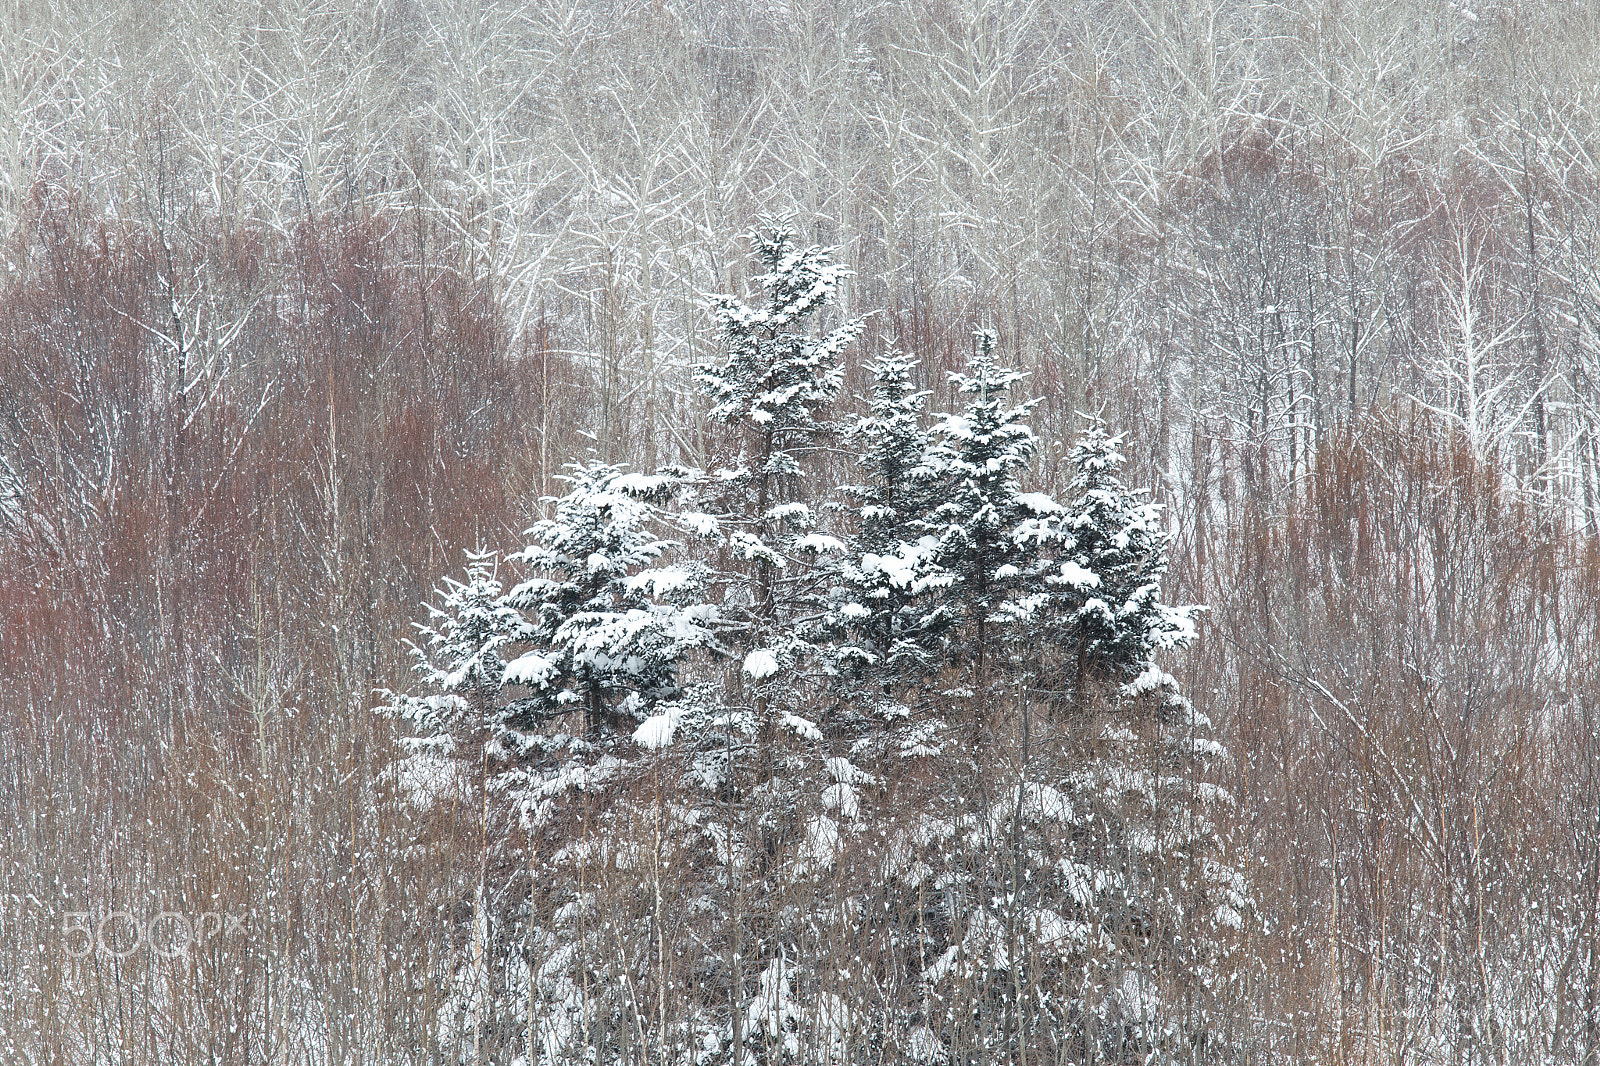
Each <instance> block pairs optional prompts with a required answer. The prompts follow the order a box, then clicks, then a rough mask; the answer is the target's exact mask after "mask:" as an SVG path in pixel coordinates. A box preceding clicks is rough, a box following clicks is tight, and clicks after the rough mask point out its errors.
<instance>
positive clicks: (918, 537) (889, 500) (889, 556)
mask: <svg viewBox="0 0 1600 1066" xmlns="http://www.w3.org/2000/svg"><path fill="white" fill-rule="evenodd" d="M915 367H916V363H915V361H913V360H911V359H908V358H905V357H904V356H900V355H898V354H891V355H889V356H887V357H885V358H884V359H882V360H880V361H879V362H877V363H875V364H873V365H872V366H870V367H868V369H869V370H870V371H871V373H872V376H873V388H872V401H871V405H870V409H869V411H868V413H867V414H865V415H863V416H861V417H860V418H859V419H858V420H857V421H856V423H855V425H854V426H852V427H850V429H849V431H848V433H847V435H846V436H847V440H848V441H849V442H850V443H852V444H854V445H856V446H857V447H859V448H860V449H861V455H860V458H859V460H858V464H859V466H860V468H861V470H862V472H863V473H864V474H865V475H866V479H865V480H864V481H863V483H861V484H859V485H845V486H841V487H840V489H839V492H840V493H841V495H842V496H843V497H844V500H845V501H846V513H847V515H848V517H849V519H850V520H851V523H850V527H849V536H848V537H847V545H848V546H847V549H846V551H845V552H844V553H842V554H841V555H840V556H839V558H838V559H837V560H836V561H835V564H834V566H835V569H834V587H833V589H832V591H831V596H830V598H829V602H828V612H827V614H826V616H825V618H824V626H823V628H824V630H825V631H826V632H827V633H828V634H829V635H830V637H831V638H832V640H831V644H830V653H831V654H830V660H831V663H832V668H833V670H834V671H835V672H836V677H835V682H834V684H833V686H832V688H833V691H832V692H831V694H830V697H829V699H828V700H827V711H826V714H827V721H826V722H825V732H827V733H828V734H829V735H830V736H833V735H840V736H844V737H849V738H851V739H852V740H854V741H855V742H856V743H858V744H865V745H866V746H867V747H873V746H874V745H876V746H878V747H882V746H883V745H884V744H886V743H888V744H890V746H892V747H894V748H896V749H897V750H898V751H900V752H920V753H932V752H934V751H936V750H937V747H938V744H939V741H938V739H937V737H938V734H939V731H940V725H941V722H940V720H939V718H938V716H936V715H928V714H922V715H914V714H913V707H912V706H911V704H920V703H923V702H926V700H925V699H919V697H925V696H928V695H930V694H929V693H927V692H919V691H918V690H919V689H922V690H926V689H927V688H928V687H929V682H931V681H932V679H934V678H935V677H936V676H937V675H938V673H939V672H940V670H941V669H942V667H943V665H944V658H945V648H944V636H945V634H946V633H947V631H948V630H949V628H950V626H951V624H952V623H953V622H954V620H955V614H954V612H953V611H952V610H951V609H950V607H948V606H947V605H945V604H943V603H941V602H940V600H939V595H940V593H941V592H942V591H943V590H944V589H946V588H947V587H948V586H949V585H950V583H951V582H952V581H953V580H954V578H953V575H951V574H950V572H949V571H946V570H945V569H943V568H942V567H941V566H939V564H938V546H939V542H938V538H937V537H935V536H933V535H932V534H931V533H929V532H928V522H927V519H928V515H929V513H930V512H931V511H932V510H933V509H934V507H935V506H936V504H937V502H938V501H937V499H936V497H935V495H934V489H935V487H936V486H937V484H938V482H937V481H936V480H935V479H934V477H933V474H932V471H931V470H930V468H929V467H928V466H927V464H926V460H927V458H928V450H929V447H930V443H931V441H930V437H929V434H928V431H927V430H926V429H924V428H923V426H922V417H923V411H924V408H925V406H926V399H927V396H928V393H927V392H925V391H920V392H919V391H916V390H915V389H913V388H912V385H911V372H912V370H913V369H914V368H915ZM939 702H942V701H939ZM880 754H882V752H880Z"/></svg>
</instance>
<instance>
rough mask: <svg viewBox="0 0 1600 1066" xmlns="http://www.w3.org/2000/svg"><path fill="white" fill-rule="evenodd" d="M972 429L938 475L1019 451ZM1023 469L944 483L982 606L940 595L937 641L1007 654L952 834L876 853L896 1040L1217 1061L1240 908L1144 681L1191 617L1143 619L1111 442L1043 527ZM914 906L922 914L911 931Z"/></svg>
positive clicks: (1147, 537) (1132, 512)
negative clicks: (915, 951) (886, 885)
mask: <svg viewBox="0 0 1600 1066" xmlns="http://www.w3.org/2000/svg"><path fill="white" fill-rule="evenodd" d="M984 347H986V346H980V355H981V354H982V353H983V348H984ZM980 365H981V364H980ZM978 376H979V375H977V374H974V375H970V376H969V380H971V378H975V377H978ZM973 408H974V409H975V410H973V411H972V412H971V414H970V416H969V417H968V419H967V420H966V424H960V423H958V424H957V425H956V426H955V427H954V428H953V431H951V432H949V433H948V435H947V441H954V442H956V443H953V444H952V443H946V444H945V446H944V447H945V448H946V449H947V454H948V453H949V452H955V453H957V454H958V455H959V454H960V452H961V450H962V449H961V447H960V445H961V444H962V443H964V442H966V441H968V440H974V441H979V440H981V439H982V438H984V437H988V438H990V440H991V442H992V441H993V440H994V438H995V437H996V436H1000V437H1001V440H1003V441H1010V442H1019V441H1026V442H1030V443H1031V438H1029V437H1024V436H1023V434H1022V433H1021V432H1019V430H1018V429H1015V428H1013V429H1008V430H1006V431H1005V432H1004V433H1003V434H996V433H994V432H993V431H989V432H983V431H984V430H989V427H992V426H1007V425H1010V426H1021V428H1024V429H1025V428H1026V427H1025V425H1023V424H1022V417H1023V415H1020V414H1019V415H1012V416H1010V417H1008V418H1001V417H999V416H997V415H996V414H994V413H986V412H985V411H983V410H982V409H981V408H979V405H978V404H976V403H975V404H974V405H973ZM992 410H993V409H991V412H992ZM1024 413H1025V410H1024ZM947 421H953V419H952V420H947ZM969 424H975V425H976V426H977V427H978V428H979V432H972V431H971V430H969V429H968V425H969ZM1026 447H1027V444H1026V443H1022V444H1015V445H1014V446H1013V447H1011V448H1006V447H996V446H995V444H994V443H990V444H989V445H988V446H987V449H986V451H985V452H979V451H978V450H977V448H976V446H968V450H967V451H966V455H965V456H964V457H963V458H964V460H965V462H966V463H967V464H969V465H966V466H957V465H956V464H955V462H953V461H952V460H950V459H948V458H947V459H945V460H944V462H945V463H946V464H947V465H946V466H945V467H944V469H951V468H954V469H956V470H958V471H960V473H961V475H962V476H963V478H964V480H965V481H966V483H967V484H966V492H965V496H966V498H967V499H968V500H978V501H981V502H980V503H978V504H977V505H976V506H974V504H973V503H970V502H969V503H968V504H967V505H966V506H967V507H968V508H970V509H971V511H972V512H973V513H978V514H981V515H982V521H973V522H971V523H967V525H969V526H970V527H975V528H977V529H978V530H980V531H982V536H981V537H980V536H976V535H973V534H969V533H966V532H965V530H964V529H962V528H961V525H960V524H958V523H956V522H949V524H948V526H947V528H946V532H945V537H944V538H943V540H944V543H945V544H961V543H967V544H972V545H978V546H981V549H982V554H980V552H979V551H974V552H973V555H974V556H975V558H974V559H971V560H967V561H965V565H963V561H962V560H961V559H960V557H959V556H958V555H956V554H955V553H954V552H953V551H952V552H950V553H949V554H947V555H946V556H945V559H946V561H947V565H949V566H950V567H951V568H952V569H955V570H957V571H958V573H959V574H960V575H961V576H962V578H963V579H964V580H968V581H973V582H974V584H975V585H977V586H978V591H979V592H982V593H986V594H987V596H988V597H989V598H987V599H986V600H985V599H980V598H979V594H978V592H974V591H973V590H969V589H962V588H961V586H959V585H957V586H954V587H953V589H954V590H959V592H961V593H963V594H964V596H963V597H962V599H960V600H958V601H957V602H958V603H960V604H961V605H962V606H963V607H964V615H963V623H962V628H961V629H960V630H959V631H958V632H957V634H956V640H957V642H959V643H964V644H966V645H968V646H974V645H977V644H978V643H979V642H980V641H981V640H982V639H984V638H983V637H980V636H979V635H978V634H979V630H980V626H981V627H982V628H987V629H989V630H991V631H992V632H997V633H1003V634H1005V635H1006V637H1007V643H1008V645H1009V646H1010V648H1011V649H1013V653H1012V654H1009V655H1006V656H1004V657H994V658H992V660H991V662H990V663H989V665H988V669H987V676H988V678H989V685H988V691H987V698H986V699H985V701H984V702H985V706H986V708H987V714H986V715H985V720H984V721H982V722H981V723H979V728H981V730H982V737H983V740H982V743H981V744H980V745H975V747H974V757H973V758H972V759H971V761H970V775H971V776H970V777H969V778H968V781H969V786H968V789H967V794H968V795H969V797H970V798H971V802H969V804H967V813H964V814H959V815H957V816H955V817H947V816H933V817H926V816H925V817H923V818H922V819H920V820H919V821H916V822H914V823H910V824H906V825H903V826H901V827H899V829H898V832H897V834H896V836H895V838H894V840H893V843H892V845H891V848H890V867H891V870H893V871H894V874H895V880H896V881H897V883H898V893H897V896H896V897H895V898H896V899H897V903H896V906H897V907H898V908H903V909H909V910H910V911H911V912H912V913H914V914H916V915H917V920H916V923H915V925H916V932H917V936H916V937H915V938H914V939H915V941H916V942H917V943H918V945H919V951H920V953H921V956H922V957H923V958H924V959H926V960H928V961H927V964H926V965H925V967H924V969H923V970H922V973H921V978H922V981H923V988H924V999H923V1000H922V1002H921V1003H920V1004H918V1005H917V1010H916V1012H915V1013H916V1015H917V1016H918V1017H921V1018H923V1019H925V1021H924V1023H923V1025H922V1026H921V1027H920V1028H919V1029H917V1030H914V1031H913V1033H912V1034H911V1035H913V1036H916V1038H917V1039H918V1040H920V1041H922V1042H923V1043H925V1044H927V1043H929V1042H932V1043H934V1044H937V1045H938V1046H939V1047H940V1048H942V1049H943V1053H945V1054H948V1055H949V1056H950V1057H951V1058H952V1059H955V1060H959V1061H1017V1060H1020V1059H1021V1058H1024V1057H1027V1058H1040V1057H1043V1058H1044V1059H1045V1060H1051V1061H1053V1060H1057V1059H1060V1060H1064V1061H1083V1062H1088V1061H1102V1062H1116V1063H1135V1062H1137V1063H1141V1064H1142V1063H1151V1062H1180V1061H1182V1062H1201V1061H1220V1059H1221V1058H1223V1057H1225V1054H1226V1049H1225V1048H1224V1047H1222V1041H1221V1040H1220V1039H1219V1037H1218V1034H1215V1033H1213V1032H1212V1031H1211V1030H1210V1028H1209V1025H1208V1010H1207V1008H1208V1005H1209V1003H1210V1002H1211V1000H1212V997H1213V996H1214V995H1215V994H1216V992H1217V989H1218V988H1219V987H1220V984H1221V981H1222V976H1221V975H1222V973H1223V970H1224V968H1225V967H1224V962H1225V959H1226V955H1227V944H1228V941H1229V938H1230V937H1231V936H1232V935H1233V930H1234V929H1235V928H1236V927H1237V926H1238V924H1239V923H1240V922H1241V921H1242V914H1243V913H1244V912H1245V910H1246V899H1245V895H1244V892H1243V884H1242V879H1241V878H1240V877H1239V875H1238V873H1237V872H1236V871H1234V870H1233V869H1231V868H1230V867H1229V866H1228V865H1227V864H1226V863H1225V861H1224V855H1223V849H1222V847H1221V843H1220V841H1219V839H1218V828H1217V816H1218V814H1219V813H1220V811H1221V809H1222V808H1223V807H1225V806H1226V805H1227V804H1228V803H1229V802H1230V801H1229V799H1228V797H1227V796H1226V795H1225V794H1224V793H1222V792H1220V791H1219V790H1217V789H1215V788H1214V787H1212V786H1210V785H1208V784H1207V783H1206V782H1205V781H1204V778H1203V770H1204V766H1205V763H1206V761H1207V760H1208V759H1209V758H1210V757H1212V756H1213V755H1214V754H1216V753H1217V752H1218V750H1219V749H1218V748H1217V746H1216V745H1215V744H1214V743H1213V742H1211V741H1210V739H1209V737H1208V736H1207V735H1206V731H1207V729H1208V727H1209V723H1208V722H1206V721H1205V720H1204V719H1203V718H1201V717H1200V716H1198V715H1197V714H1195V712H1194V710H1193V708H1192V706H1191V705H1190V704H1189V703H1188V701H1187V700H1184V699H1183V697H1182V696H1181V695H1180V694H1179V691H1178V686H1177V683H1176V681H1175V680H1174V679H1173V678H1172V677H1171V675H1170V674H1168V673H1166V671H1165V670H1163V669H1161V668H1160V667H1159V666H1158V665H1157V663H1156V662H1155V656H1156V655H1157V653H1159V652H1161V651H1163V650H1166V649H1172V648H1178V647H1181V646H1182V645H1184V644H1185V643H1187V642H1188V641H1189V640H1190V639H1192V637H1193V635H1194V629H1193V624H1192V613H1193V609H1188V608H1174V607H1169V606H1166V605H1164V604H1162V603H1161V596H1160V576H1161V574H1162V573H1163V572H1164V570H1165V567H1166V563H1167V552H1168V548H1169V545H1170V538H1168V537H1167V536H1166V535H1165V533H1164V532H1162V531H1161V529H1160V526H1159V521H1158V511H1157V509H1155V508H1154V507H1151V506H1150V505H1148V504H1144V503H1141V502H1140V501H1139V499H1138V495H1137V494H1136V493H1133V492H1130V491H1128V490H1127V489H1125V488H1124V487H1122V486H1121V485H1120V483H1118V482H1117V481H1116V480H1115V476H1114V472H1115V467H1116V465H1117V463H1118V462H1120V456H1118V455H1117V454H1116V447H1115V442H1114V441H1111V440H1110V439H1109V438H1106V437H1105V436H1104V434H1103V433H1100V432H1098V431H1094V432H1091V433H1090V434H1087V435H1086V436H1085V437H1084V439H1083V440H1082V441H1080V443H1079V446H1078V447H1077V448H1076V449H1075V450H1074V452H1073V457H1074V461H1075V462H1076V463H1077V464H1078V468H1079V471H1078V475H1079V476H1078V478H1077V479H1076V480H1075V481H1074V492H1075V494H1076V495H1075V496H1074V498H1073V500H1072V501H1071V502H1070V503H1069V504H1067V505H1065V506H1063V505H1061V504H1058V503H1056V502H1055V501H1054V500H1052V499H1050V498H1048V497H1045V496H1042V495H1029V494H1024V493H1022V492H1021V491H1020V482H1019V479H1020V475H1021V473H1022V472H1023V470H1024V468H1025V460H1023V459H1022V457H1021V456H1020V455H1019V452H1024V451H1025V449H1026ZM980 455H987V456H992V457H995V458H994V461H993V462H989V461H987V459H979V458H978V457H979V456H980ZM996 469H1007V470H1010V471H1013V474H1012V478H1011V479H1010V482H1009V484H1007V483H1005V482H1004V481H1002V482H1001V483H1000V485H999V487H998V488H997V487H995V484H994V482H989V483H985V481H984V480H983V478H982V476H981V475H982V474H983V473H985V472H987V471H989V470H996ZM945 491H946V494H947V495H949V496H950V497H951V500H952V502H954V501H955V500H957V499H960V498H961V497H960V496H958V495H957V494H956V492H955V491H954V490H953V489H946V490H945ZM1019 499H1020V502H1018V501H1019ZM960 513H961V512H958V511H955V510H954V509H953V508H952V507H951V506H950V504H946V505H945V506H944V507H942V508H941V509H939V511H937V512H936V514H944V515H947V516H953V515H956V514H960ZM1007 516H1009V520H1008V519H1007ZM950 527H955V528H954V529H952V528H950ZM979 559H986V560H987V562H985V563H981V564H980V563H979V561H978V560H979ZM1095 568H1099V569H1095ZM972 575H977V577H976V580H974V578H973V576H972ZM984 575H996V576H1000V577H1002V578H1003V580H996V581H992V582H989V583H988V584H987V585H984V584H983V583H982V582H983V577H984ZM1097 601H1098V602H1097ZM979 604H983V606H984V612H983V613H979V611H978V610H977V609H976V608H977V606H978V605H979ZM1090 626H1093V627H1095V628H1089V627H1090ZM1086 634H1087V635H1086ZM1085 642H1087V643H1088V652H1087V653H1086V654H1085V655H1084V661H1085V663H1086V664H1087V666H1086V667H1085V668H1084V669H1083V670H1078V669H1077V665H1076V664H1077V661H1078V649H1079V648H1080V647H1081V646H1082V645H1084V643H1085ZM1058 663H1059V664H1060V665H1059V666H1058V665H1057V664H1058ZM1058 674H1065V675H1066V677H1067V682H1066V683H1067V684H1069V685H1073V686H1078V688H1076V689H1074V690H1072V691H1071V693H1070V698H1062V697H1061V695H1060V694H1059V693H1053V692H1051V691H1050V685H1051V683H1052V682H1053V681H1054V679H1055V676H1056V675H1058ZM930 892H934V893H937V895H938V897H940V898H942V906H941V907H939V908H937V909H936V910H935V911H933V912H930V911H929V909H928V906H927V899H928V894H929V893H930ZM913 900H915V902H913ZM919 1034H920V1035H919Z"/></svg>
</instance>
